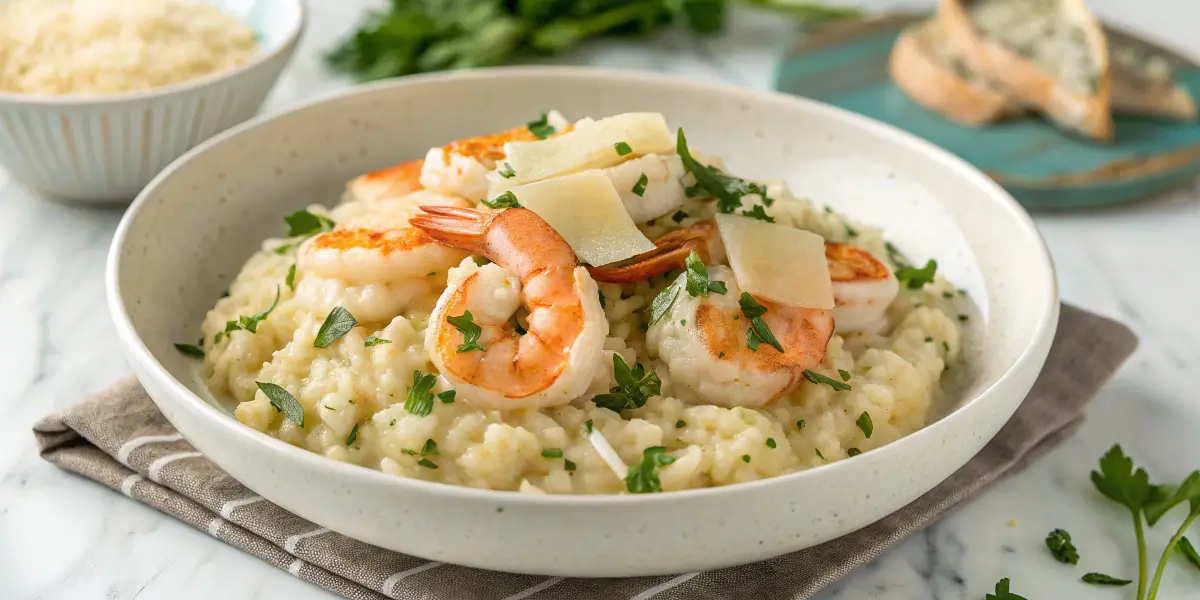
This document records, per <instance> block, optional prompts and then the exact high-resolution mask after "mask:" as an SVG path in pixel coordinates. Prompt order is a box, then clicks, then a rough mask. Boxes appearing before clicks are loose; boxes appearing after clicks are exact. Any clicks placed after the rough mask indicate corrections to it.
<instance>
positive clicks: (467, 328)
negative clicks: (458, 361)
mask: <svg viewBox="0 0 1200 600" xmlns="http://www.w3.org/2000/svg"><path fill="white" fill-rule="evenodd" d="M446 322H447V323H449V324H451V325H453V326H454V328H455V329H457V330H458V331H459V332H460V333H462V334H463V343H461V344H459V345H458V352H470V351H472V350H478V351H480V352H485V351H486V350H487V348H484V347H483V346H482V345H481V344H480V343H479V336H480V335H481V334H482V333H483V328H482V327H480V326H478V325H476V324H475V320H474V318H473V317H472V316H471V311H469V310H468V311H466V312H464V313H463V314H461V315H459V316H457V317H446Z"/></svg>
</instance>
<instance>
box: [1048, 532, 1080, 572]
mask: <svg viewBox="0 0 1200 600" xmlns="http://www.w3.org/2000/svg"><path fill="white" fill-rule="evenodd" d="M1046 547H1047V548H1049V549H1050V554H1051V555H1052V556H1054V559H1055V560H1057V561H1058V562H1060V563H1066V564H1069V565H1076V564H1079V551H1078V550H1076V549H1075V545H1074V544H1072V543H1071V534H1069V533H1067V532H1066V531H1065V530H1062V529H1055V530H1054V531H1051V532H1050V534H1049V535H1047V536H1046Z"/></svg>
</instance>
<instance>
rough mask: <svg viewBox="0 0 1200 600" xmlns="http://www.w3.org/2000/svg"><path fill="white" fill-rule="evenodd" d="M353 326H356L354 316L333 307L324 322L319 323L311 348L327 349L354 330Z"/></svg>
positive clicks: (338, 307) (337, 307) (342, 309)
mask: <svg viewBox="0 0 1200 600" xmlns="http://www.w3.org/2000/svg"><path fill="white" fill-rule="evenodd" d="M355 325H358V321H356V320H354V315H351V314H350V311H348V310H346V309H344V308H342V307H340V306H335V307H333V310H331V311H329V316H327V317H325V322H324V323H321V328H320V329H318V330H317V338H316V339H315V340H313V348H328V347H329V345H330V344H332V343H334V342H336V341H337V340H338V339H339V338H341V337H342V336H343V335H346V334H347V333H349V332H350V330H351V329H354V326H355Z"/></svg>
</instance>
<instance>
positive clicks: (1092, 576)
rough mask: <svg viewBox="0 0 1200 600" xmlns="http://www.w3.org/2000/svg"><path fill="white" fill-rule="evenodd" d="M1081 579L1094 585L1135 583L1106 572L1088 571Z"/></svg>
mask: <svg viewBox="0 0 1200 600" xmlns="http://www.w3.org/2000/svg"><path fill="white" fill-rule="evenodd" d="M1079 579H1080V580H1081V581H1083V582H1084V583H1090V584H1092V585H1116V586H1121V585H1129V584H1131V583H1133V581H1130V580H1128V579H1117V578H1116V577H1113V576H1112V575H1105V574H1104V573H1088V574H1087V575H1084V576H1083V577H1080V578H1079Z"/></svg>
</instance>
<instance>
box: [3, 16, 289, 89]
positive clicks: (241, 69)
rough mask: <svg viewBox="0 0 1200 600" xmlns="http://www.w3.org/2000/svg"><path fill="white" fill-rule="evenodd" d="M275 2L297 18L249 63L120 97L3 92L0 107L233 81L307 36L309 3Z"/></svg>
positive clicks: (194, 87)
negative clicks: (283, 4) (286, 6)
mask: <svg viewBox="0 0 1200 600" xmlns="http://www.w3.org/2000/svg"><path fill="white" fill-rule="evenodd" d="M275 1H277V2H290V3H291V5H292V6H293V7H295V9H296V19H295V20H294V21H293V22H292V23H291V24H290V25H289V27H288V31H287V35H286V36H284V37H283V38H281V39H280V40H279V42H278V43H276V44H275V46H274V47H273V48H270V49H269V50H268V51H266V52H260V53H257V54H255V55H254V56H252V57H251V58H250V60H248V61H246V62H244V63H242V64H240V65H238V66H236V67H234V68H232V69H226V70H224V71H217V72H216V73H209V74H208V75H202V76H200V77H196V78H194V79H187V80H184V81H180V82H178V83H172V84H170V85H164V86H162V87H157V88H153V89H149V90H140V91H136V92H120V93H117V94H99V95H95V96H86V95H80V94H75V95H71V94H67V95H52V94H18V93H14V92H3V91H0V106H2V105H5V104H7V105H19V106H57V107H92V106H98V107H102V106H111V105H113V104H124V103H127V102H139V101H154V100H157V99H159V98H164V97H166V96H170V95H173V94H177V93H183V92H189V91H193V90H197V89H199V88H202V87H206V86H209V85H212V84H214V83H217V82H219V81H223V80H226V79H231V78H233V77H236V76H238V75H241V74H242V73H246V72H248V71H252V70H254V69H257V68H258V67H260V66H262V65H263V64H264V63H266V62H268V61H270V60H271V59H273V58H275V57H277V56H279V55H281V54H286V53H291V52H294V51H295V48H296V44H297V42H298V41H299V39H300V36H301V35H304V31H305V29H306V28H307V26H308V0H275ZM238 20H239V21H241V19H238Z"/></svg>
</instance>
